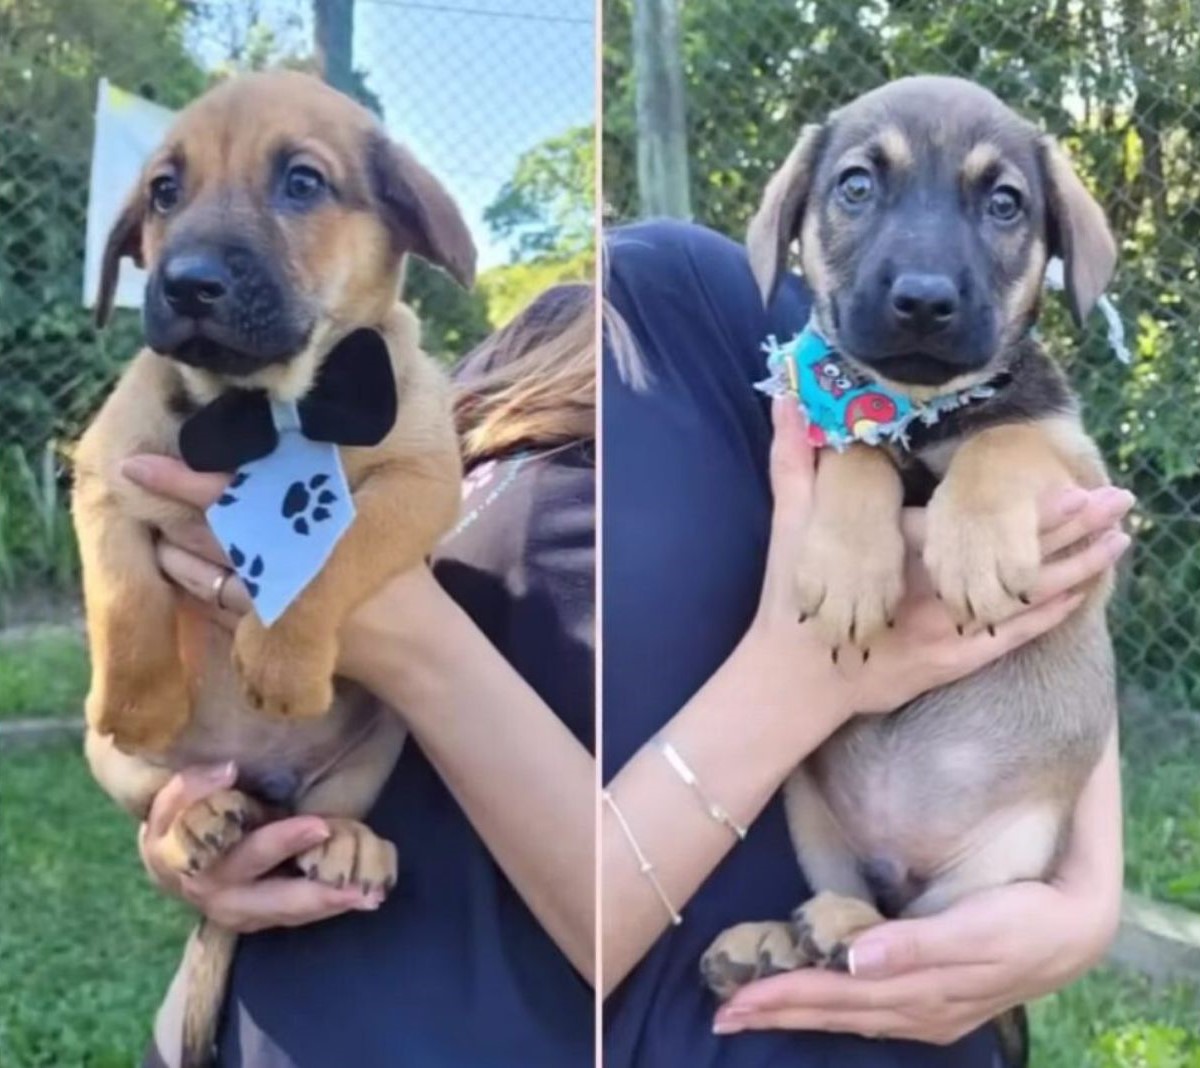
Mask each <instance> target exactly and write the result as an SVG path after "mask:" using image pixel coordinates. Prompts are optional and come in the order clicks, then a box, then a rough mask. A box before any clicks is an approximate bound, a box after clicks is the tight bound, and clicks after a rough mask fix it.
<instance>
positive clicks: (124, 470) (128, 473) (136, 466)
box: [121, 456, 154, 485]
mask: <svg viewBox="0 0 1200 1068" xmlns="http://www.w3.org/2000/svg"><path fill="white" fill-rule="evenodd" d="M121 474H122V475H124V476H125V477H126V478H127V479H129V481H130V482H136V483H138V484H139V485H143V484H145V483H146V482H150V481H152V480H153V478H154V461H153V460H147V459H146V458H145V457H144V456H131V457H130V458H129V459H127V460H122V461H121Z"/></svg>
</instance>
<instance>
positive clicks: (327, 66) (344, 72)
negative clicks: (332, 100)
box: [313, 0, 354, 93]
mask: <svg viewBox="0 0 1200 1068" xmlns="http://www.w3.org/2000/svg"><path fill="white" fill-rule="evenodd" d="M313 25H314V37H315V41H314V43H315V45H316V52H317V60H318V62H320V64H321V73H322V75H323V76H324V78H325V80H326V81H327V82H328V83H329V84H330V85H332V86H333V87H334V88H335V89H340V90H341V91H342V92H343V93H349V92H351V91H352V90H353V87H354V0H313Z"/></svg>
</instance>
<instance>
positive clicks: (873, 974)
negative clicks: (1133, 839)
mask: <svg viewBox="0 0 1200 1068" xmlns="http://www.w3.org/2000/svg"><path fill="white" fill-rule="evenodd" d="M1120 795H1121V789H1120V773H1119V770H1118V759H1117V742H1116V736H1115V734H1114V736H1113V738H1112V739H1111V740H1110V742H1109V745H1108V747H1107V749H1106V750H1105V753H1104V756H1103V757H1102V759H1101V761H1100V764H1099V765H1098V766H1097V768H1096V770H1095V771H1094V772H1093V773H1092V777H1091V779H1090V780H1089V782H1088V785H1087V787H1086V788H1085V790H1084V793H1083V796H1082V797H1081V798H1080V801H1079V805H1078V808H1077V810H1076V814H1075V819H1074V823H1073V828H1072V836H1071V843H1070V848H1069V850H1068V853H1067V856H1066V857H1065V859H1064V860H1063V863H1062V865H1061V867H1060V869H1059V871H1058V873H1057V875H1056V876H1055V878H1054V879H1053V880H1052V881H1051V882H1049V883H1040V882H1022V883H1013V884H1011V885H1009V886H1004V887H1000V888H998V889H995V890H987V891H984V892H982V893H978V894H974V895H972V896H970V897H967V898H964V899H963V900H962V901H960V902H959V903H958V904H956V905H954V906H953V907H951V908H949V909H947V910H946V911H945V912H943V913H940V914H938V915H936V916H932V917H929V918H927V919H919V920H896V921H893V922H889V923H884V924H882V925H880V926H879V927H875V928H872V929H871V930H870V931H867V932H866V933H864V934H862V935H860V936H859V937H858V938H857V939H856V940H855V942H854V945H853V947H852V948H851V953H850V965H851V968H852V969H853V973H852V974H850V975H847V974H843V973H838V972H830V971H823V970H820V969H815V968H814V969H807V970H804V971H798V972H792V973H790V974H788V975H780V976H775V977H773V978H771V979H763V980H761V981H759V982H757V983H751V984H750V985H748V986H746V987H744V988H743V989H742V990H740V991H739V992H738V993H737V994H736V995H735V996H734V997H733V998H732V999H730V1001H729V1002H728V1003H727V1004H726V1005H724V1006H723V1007H722V1008H721V1009H720V1010H719V1011H718V1012H717V1015H716V1019H715V1021H714V1025H713V1029H714V1030H715V1031H716V1032H717V1033H718V1034H732V1033H734V1032H737V1031H745V1030H765V1029H779V1028H784V1029H795V1030H804V1031H849V1032H853V1033H856V1034H861V1035H868V1036H871V1037H888V1038H910V1039H916V1040H918V1041H922V1042H934V1043H938V1044H944V1043H949V1042H953V1041H955V1040H956V1039H958V1038H961V1037H962V1036H963V1035H965V1034H967V1033H968V1032H970V1031H973V1030H974V1029H975V1028H977V1027H979V1026H981V1025H982V1024H984V1023H986V1022H987V1021H989V1020H991V1019H993V1018H994V1017H996V1016H998V1015H999V1014H1000V1013H1002V1012H1004V1011H1005V1010H1007V1009H1010V1008H1012V1007H1013V1006H1014V1005H1018V1004H1021V1003H1023V1002H1026V1001H1030V1000H1032V999H1034V998H1039V997H1042V996H1044V995H1045V994H1048V993H1050V992H1051V991H1053V990H1057V989H1058V988H1060V987H1062V986H1065V985H1066V984H1067V983H1069V982H1071V981H1072V980H1074V979H1076V978H1078V977H1079V976H1080V975H1082V974H1083V973H1084V972H1086V971H1087V970H1088V969H1089V968H1091V967H1092V966H1093V965H1094V964H1096V963H1097V962H1098V961H1099V960H1100V958H1101V956H1102V955H1103V953H1104V951H1105V949H1106V948H1107V947H1108V945H1109V943H1110V942H1111V941H1112V938H1113V935H1114V933H1115V932H1116V928H1117V922H1118V918H1119V914H1120V903H1121V876H1122V849H1121V796H1120Z"/></svg>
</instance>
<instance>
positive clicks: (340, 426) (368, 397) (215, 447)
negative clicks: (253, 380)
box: [179, 329, 397, 471]
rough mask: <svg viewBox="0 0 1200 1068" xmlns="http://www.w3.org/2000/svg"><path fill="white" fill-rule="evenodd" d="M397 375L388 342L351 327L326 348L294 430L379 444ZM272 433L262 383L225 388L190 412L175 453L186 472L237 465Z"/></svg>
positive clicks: (262, 449) (269, 443)
mask: <svg viewBox="0 0 1200 1068" xmlns="http://www.w3.org/2000/svg"><path fill="white" fill-rule="evenodd" d="M396 405H397V398H396V376H395V375H394V374H393V372H392V361H391V357H390V356H389V355H388V349H387V343H386V342H385V341H384V340H383V337H382V336H381V335H380V334H379V333H378V332H377V331H375V330H365V329H364V330H355V331H354V333H352V334H349V335H348V336H347V337H345V338H343V339H342V340H341V341H339V342H338V343H337V345H335V346H334V347H333V349H332V350H331V351H330V352H329V355H328V356H326V357H325V362H324V363H323V364H322V365H321V369H320V370H319V371H318V372H317V378H316V381H315V382H314V383H313V386H312V388H311V389H310V390H309V391H308V393H307V394H306V395H305V396H304V397H303V398H302V399H301V400H300V402H299V404H298V405H297V407H298V408H299V409H300V429H301V430H302V431H303V433H304V436H305V437H306V438H308V439H309V440H311V441H327V442H333V443H334V444H337V445H359V446H366V445H378V444H379V442H381V441H382V440H383V439H384V438H385V437H386V436H387V434H388V431H390V430H391V429H392V426H393V425H394V424H395V422H396ZM278 444H279V432H278V431H277V430H276V429H275V421H274V420H273V419H272V418H271V404H270V401H269V400H268V398H267V393H266V391H265V390H262V389H230V390H227V391H226V392H224V393H222V394H221V395H220V396H219V397H218V398H217V399H216V400H214V401H212V402H211V403H209V404H206V405H205V406H204V407H203V408H201V409H200V411H198V412H196V414H195V415H192V416H191V417H189V418H188V419H187V420H186V422H184V424H183V426H182V427H180V430H179V451H180V453H181V454H182V455H183V458H184V460H185V461H187V465H188V466H189V467H190V468H192V470H193V471H236V470H237V469H238V468H239V467H241V466H242V465H243V464H246V463H249V462H250V461H251V460H258V459H261V458H262V457H263V456H267V455H269V454H270V453H272V452H274V451H275V446H276V445H278Z"/></svg>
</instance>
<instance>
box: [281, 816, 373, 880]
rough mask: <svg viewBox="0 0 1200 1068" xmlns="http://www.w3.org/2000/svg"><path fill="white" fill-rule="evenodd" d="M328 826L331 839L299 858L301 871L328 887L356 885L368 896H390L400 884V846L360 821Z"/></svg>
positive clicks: (334, 821)
mask: <svg viewBox="0 0 1200 1068" xmlns="http://www.w3.org/2000/svg"><path fill="white" fill-rule="evenodd" d="M325 823H326V825H327V826H328V827H329V831H330V835H329V838H327V839H326V840H325V841H324V842H322V843H321V844H320V845H318V846H314V847H313V848H312V849H309V850H306V851H305V852H303V853H301V854H300V855H299V856H298V857H297V858H296V864H297V866H298V867H299V868H300V870H301V871H302V872H303V873H304V874H305V875H306V876H307V877H308V878H309V879H315V880H316V881H317V882H321V883H325V884H326V885H327V886H336V887H338V888H339V889H340V888H341V887H343V886H353V887H357V888H358V889H359V890H361V891H362V892H363V894H364V895H366V894H370V893H381V894H387V893H389V892H390V891H391V889H392V887H394V886H395V885H396V847H395V846H394V845H392V843H391V842H389V841H388V840H387V839H386V838H380V837H379V835H377V834H376V833H375V832H374V831H372V830H371V828H370V827H367V826H366V825H365V824H362V823H359V822H358V821H357V820H343V819H326V821H325Z"/></svg>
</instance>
